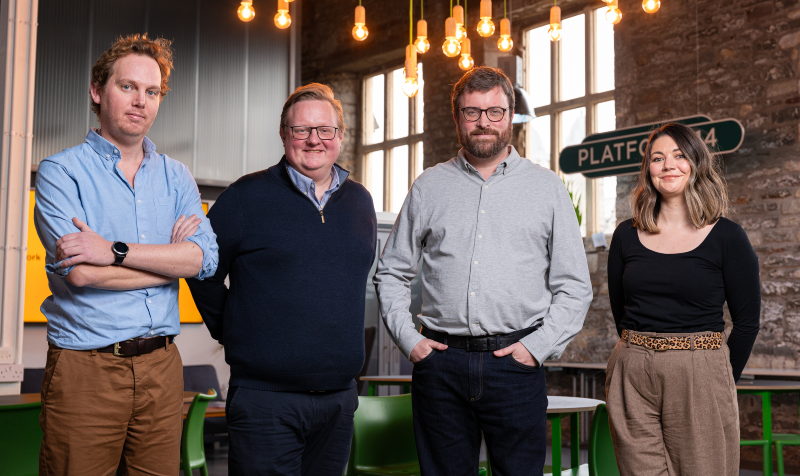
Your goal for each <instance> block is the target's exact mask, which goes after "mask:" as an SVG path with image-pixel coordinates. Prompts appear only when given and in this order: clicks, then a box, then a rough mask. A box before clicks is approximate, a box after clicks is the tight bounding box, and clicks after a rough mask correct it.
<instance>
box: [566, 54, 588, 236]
mask: <svg viewBox="0 0 800 476" xmlns="http://www.w3.org/2000/svg"><path fill="white" fill-rule="evenodd" d="M562 41H563V39H562ZM584 137H586V108H584V107H579V108H576V109H570V110H568V111H564V112H562V113H561V145H562V147H567V146H569V145H575V144H579V143H580V142H581V141H582V140H583V138H584ZM564 180H565V182H566V183H567V188H569V190H570V191H571V192H572V203H573V205H576V206H578V207H579V210H580V216H581V220H580V222H581V234H582V235H583V236H586V178H585V177H584V176H583V175H581V174H567V175H565V176H564Z"/></svg>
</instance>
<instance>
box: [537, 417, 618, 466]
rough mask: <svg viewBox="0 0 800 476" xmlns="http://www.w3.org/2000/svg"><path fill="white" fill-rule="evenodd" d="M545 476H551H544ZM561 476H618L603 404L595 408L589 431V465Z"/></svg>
mask: <svg viewBox="0 0 800 476" xmlns="http://www.w3.org/2000/svg"><path fill="white" fill-rule="evenodd" d="M545 476H553V475H552V474H549V473H548V474H546V475H545ZM561 476H619V468H618V467H617V458H616V455H615V454H614V445H613V444H612V442H611V429H610V427H609V426H608V410H606V405H605V404H604V403H602V404H600V405H598V406H597V408H596V409H595V411H594V417H593V418H592V426H591V428H590V429H589V464H583V465H581V466H579V467H577V468H571V469H567V470H564V471H562V472H561Z"/></svg>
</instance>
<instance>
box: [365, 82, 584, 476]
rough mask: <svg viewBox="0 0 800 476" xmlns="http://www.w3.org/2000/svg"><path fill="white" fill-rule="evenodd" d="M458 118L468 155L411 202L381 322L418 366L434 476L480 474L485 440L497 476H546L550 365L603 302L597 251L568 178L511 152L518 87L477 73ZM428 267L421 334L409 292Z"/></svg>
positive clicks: (430, 173)
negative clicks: (592, 262) (592, 257)
mask: <svg viewBox="0 0 800 476" xmlns="http://www.w3.org/2000/svg"><path fill="white" fill-rule="evenodd" d="M452 104H453V119H454V120H455V122H456V129H457V131H458V137H459V140H460V142H461V145H462V147H463V148H462V149H461V150H460V151H459V153H458V156H457V157H455V158H452V159H450V160H449V161H447V162H445V163H442V164H439V165H437V166H435V167H432V168H429V169H427V170H426V171H425V172H423V173H422V175H420V176H419V178H417V180H416V181H415V182H414V185H413V186H412V187H411V191H410V192H409V193H408V196H407V197H406V200H405V203H404V204H403V208H402V210H401V212H400V215H399V216H398V218H397V221H396V222H395V225H394V228H393V229H392V233H391V235H390V237H389V239H388V241H387V242H386V247H385V248H384V250H383V255H382V256H381V260H380V262H379V264H378V270H377V273H376V274H375V278H374V282H375V286H376V288H377V290H378V295H379V298H380V303H381V313H382V315H383V319H384V322H385V323H386V327H387V329H388V330H389V333H390V334H391V336H392V338H393V339H394V340H395V342H396V343H397V345H398V346H399V347H400V349H401V351H402V352H403V353H404V354H405V355H406V357H408V358H409V359H410V360H411V362H413V363H414V374H413V388H412V394H413V395H412V402H413V407H414V434H415V436H416V442H417V453H418V455H419V461H420V466H421V469H422V474H423V475H448V476H449V475H474V474H476V472H477V467H478V454H479V451H480V445H481V432H483V435H484V437H485V439H486V445H487V449H488V453H489V458H490V460H491V462H492V470H493V473H494V474H495V475H497V476H504V475H520V474H534V475H541V474H542V470H543V466H544V459H545V443H546V432H547V429H546V428H547V427H546V423H547V420H546V411H547V391H546V387H545V376H544V369H543V368H542V367H541V362H544V361H545V360H547V359H549V358H558V357H559V356H560V355H561V353H562V352H563V351H564V348H565V347H566V346H567V344H568V343H569V342H570V341H571V340H572V338H573V337H574V336H575V334H577V333H578V331H580V329H581V326H582V325H583V320H584V317H585V316H586V311H587V310H588V308H589V304H590V302H591V300H592V287H591V282H590V280H589V270H588V267H587V265H586V255H585V253H584V250H583V240H582V239H581V233H580V228H579V226H578V221H577V218H576V216H575V210H574V208H573V206H572V201H571V200H570V197H569V194H568V193H567V191H566V189H565V187H564V184H563V183H562V182H561V180H560V179H559V178H558V176H557V175H556V174H554V173H553V172H551V171H550V170H547V169H544V168H542V167H539V166H538V165H534V164H533V163H532V162H530V161H528V160H526V159H523V158H521V157H520V156H519V154H518V153H517V151H516V150H515V149H514V147H513V146H510V145H509V142H510V139H511V130H512V129H511V128H512V125H511V122H512V118H513V116H514V90H513V88H512V86H511V82H510V81H509V80H508V78H507V77H506V76H505V75H504V74H503V73H502V72H501V71H500V70H498V69H494V68H488V67H479V68H475V69H473V70H471V71H469V72H467V73H466V74H465V75H464V76H463V77H462V78H461V80H460V81H459V82H458V83H457V84H456V85H455V87H454V88H453V95H452ZM420 256H422V258H423V260H422V313H421V314H420V315H419V320H420V322H421V323H422V326H421V329H420V330H419V331H418V330H417V329H416V328H415V326H414V323H413V321H412V317H411V313H410V312H409V305H410V303H411V294H410V287H409V283H410V282H411V280H412V279H413V277H414V276H415V275H416V274H417V272H418V271H419V270H418V263H419V261H420Z"/></svg>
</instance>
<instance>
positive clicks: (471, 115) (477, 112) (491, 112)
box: [460, 107, 508, 122]
mask: <svg viewBox="0 0 800 476" xmlns="http://www.w3.org/2000/svg"><path fill="white" fill-rule="evenodd" d="M460 111H461V113H462V114H464V119H465V120H466V121H467V122H477V121H478V120H480V118H481V114H483V113H484V112H485V113H486V118H487V119H489V120H490V121H492V122H499V121H502V120H503V117H505V115H506V111H508V108H507V107H506V108H502V107H490V108H489V109H480V108H477V107H462V108H461V109H460Z"/></svg>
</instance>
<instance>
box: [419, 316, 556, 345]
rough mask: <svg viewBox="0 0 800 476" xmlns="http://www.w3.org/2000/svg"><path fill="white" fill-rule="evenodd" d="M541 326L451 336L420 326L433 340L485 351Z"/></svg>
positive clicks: (514, 340)
mask: <svg viewBox="0 0 800 476" xmlns="http://www.w3.org/2000/svg"><path fill="white" fill-rule="evenodd" d="M540 327H542V323H541V322H539V323H538V324H536V325H535V326H533V327H529V328H527V329H522V330H521V331H515V332H512V333H510V334H501V335H496V336H475V337H473V336H453V335H450V334H447V333H444V332H439V331H434V330H432V329H428V328H427V327H424V326H423V327H422V331H421V333H422V335H424V336H425V337H427V338H428V339H432V340H435V341H436V342H439V343H441V344H445V345H447V346H450V347H455V348H456V349H466V350H467V352H486V351H492V350H499V349H503V348H505V347H508V346H510V345H512V344H516V343H517V342H519V340H520V339H522V338H523V337H525V336H527V335H528V334H531V333H532V332H533V331H535V330H536V329H538V328H540Z"/></svg>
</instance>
